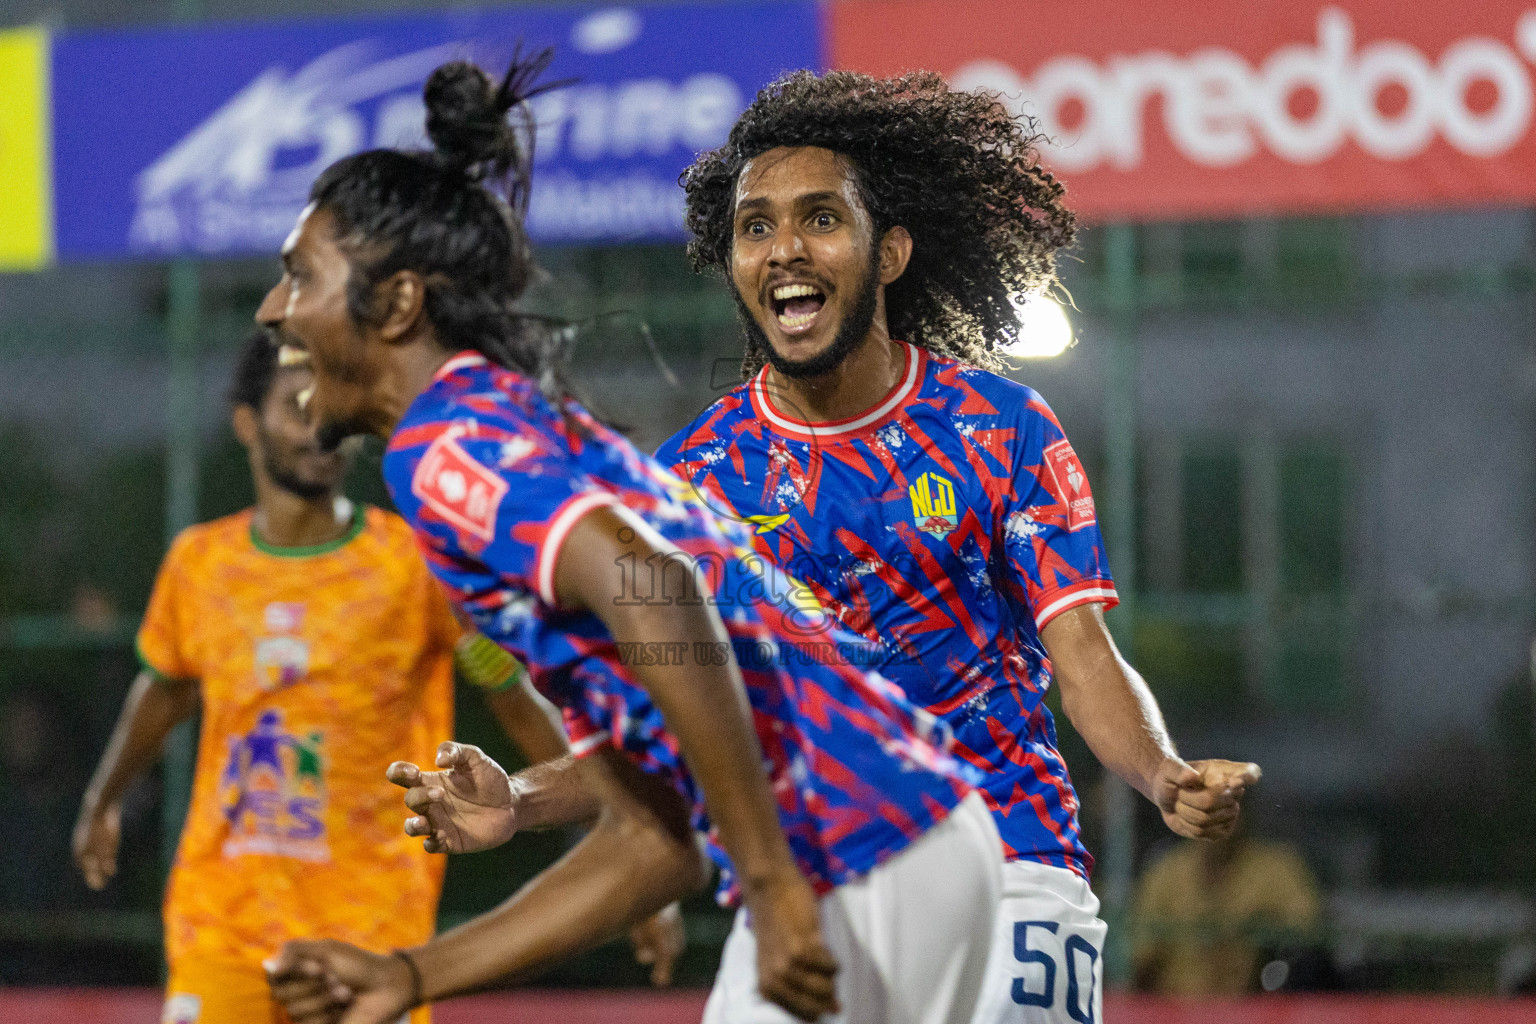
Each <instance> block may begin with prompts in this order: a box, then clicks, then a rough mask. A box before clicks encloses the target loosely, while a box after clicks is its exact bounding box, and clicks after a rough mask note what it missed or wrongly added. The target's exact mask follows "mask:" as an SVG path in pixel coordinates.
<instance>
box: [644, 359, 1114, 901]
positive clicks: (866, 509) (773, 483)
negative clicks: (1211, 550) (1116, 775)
mask: <svg viewBox="0 0 1536 1024" xmlns="http://www.w3.org/2000/svg"><path fill="white" fill-rule="evenodd" d="M902 348H903V350H904V352H905V355H906V367H905V371H904V373H903V375H902V378H901V381H900V383H899V384H897V386H896V387H895V389H894V390H893V391H892V392H891V393H890V394H889V395H887V396H886V397H885V399H884V400H882V401H881V402H880V403H879V404H878V405H877V406H875V407H874V408H873V409H871V410H869V411H868V412H867V413H865V414H863V415H860V416H857V417H854V418H852V419H848V420H843V421H840V422H836V423H815V424H812V423H806V422H804V421H803V420H801V419H798V418H796V417H795V416H794V415H793V413H792V412H791V411H790V410H789V409H788V408H786V406H787V404H788V403H787V402H786V401H784V400H783V399H782V398H781V397H779V396H775V395H773V394H771V393H770V388H769V386H768V371H767V369H766V368H765V369H764V370H763V372H761V373H759V374H758V375H757V376H756V377H755V378H753V379H752V380H751V381H749V382H747V383H746V384H743V385H741V386H740V387H738V388H736V389H735V390H734V391H732V392H730V393H729V394H727V395H726V396H725V397H723V398H721V399H720V400H719V401H717V402H715V403H714V404H713V405H712V406H710V407H709V408H708V409H706V410H705V411H704V412H703V413H702V414H700V416H699V417H698V418H697V419H695V420H694V422H693V423H692V424H690V425H689V426H688V427H686V428H685V429H683V430H682V431H680V432H678V433H677V434H676V435H675V436H673V437H672V438H671V439H670V440H669V441H667V443H666V444H664V445H662V447H661V450H660V451H659V452H657V458H658V460H659V461H661V462H662V463H663V464H664V465H668V466H671V467H672V468H673V470H674V471H675V472H676V473H678V475H680V476H682V477H683V478H684V479H687V480H690V481H692V482H693V483H694V485H695V486H696V487H697V488H698V490H699V493H700V495H701V496H702V498H703V499H704V500H705V501H707V502H709V503H711V504H712V505H714V506H715V507H716V510H717V511H719V512H720V513H721V514H723V515H725V516H728V517H733V518H736V519H737V520H739V521H746V522H748V523H751V524H755V527H756V529H755V531H754V536H753V542H754V543H755V545H756V546H757V548H758V550H760V551H761V552H762V553H763V554H765V555H767V556H768V557H769V558H771V559H773V561H774V562H775V563H777V564H778V565H779V567H780V568H782V569H784V570H785V571H786V572H788V573H789V574H790V575H791V576H793V577H796V578H797V579H800V580H802V581H804V582H805V583H806V584H808V585H809V586H810V587H811V588H812V589H813V590H814V591H815V592H816V595H817V596H818V597H819V598H820V599H821V601H822V602H823V604H825V605H826V606H827V607H828V608H829V610H832V611H834V612H835V613H836V614H837V616H838V617H839V619H840V620H841V622H842V624H843V625H845V626H847V627H849V628H851V629H853V630H854V631H856V632H858V633H860V634H861V635H863V636H866V637H868V638H870V639H871V640H873V641H875V642H877V643H879V644H880V645H881V646H882V648H883V649H884V650H885V652H886V653H887V656H888V657H887V660H886V661H885V662H883V663H882V664H881V668H880V671H881V673H882V674H883V675H884V676H886V677H887V678H888V679H890V680H891V681H893V682H895V683H896V684H897V685H899V686H900V687H901V688H902V689H903V690H905V691H906V693H907V695H908V696H910V697H911V698H912V699H913V700H914V701H916V702H917V703H919V704H921V705H923V706H924V707H925V708H927V709H928V710H929V711H931V712H933V713H935V714H936V715H939V716H940V717H942V718H943V719H944V720H945V721H947V722H948V723H949V725H950V727H951V729H952V730H953V732H954V737H955V744H954V746H953V748H952V749H953V750H954V751H955V752H956V753H957V754H959V755H960V756H961V757H962V758H963V759H965V760H967V761H969V762H970V763H971V764H973V765H975V766H977V767H978V768H981V769H982V770H984V771H985V772H986V779H985V782H984V783H983V791H984V793H985V795H986V797H987V801H988V803H989V805H990V806H991V808H992V810H993V812H994V815H995V817H996V820H997V825H998V831H999V832H1000V833H1001V835H1002V837H1003V842H1004V844H1005V846H1006V848H1007V852H1008V854H1009V856H1010V858H1030V859H1033V860H1037V861H1041V862H1044V863H1046V864H1052V865H1055V866H1058V867H1065V868H1068V869H1071V870H1073V871H1076V872H1078V873H1079V874H1082V875H1084V876H1086V875H1087V873H1088V871H1089V870H1090V869H1091V867H1092V863H1093V861H1092V858H1090V857H1089V855H1088V852H1087V850H1085V849H1084V848H1083V844H1082V840H1081V838H1080V835H1079V829H1078V823H1077V798H1076V795H1075V794H1074V792H1073V790H1072V783H1071V780H1070V779H1069V778H1068V775H1067V767H1066V764H1065V763H1063V761H1062V759H1061V755H1060V754H1059V753H1058V752H1057V750H1056V727H1055V723H1054V721H1053V720H1052V717H1051V713H1050V711H1049V709H1047V708H1046V707H1045V705H1044V704H1043V703H1042V700H1043V698H1044V696H1045V692H1046V690H1047V689H1048V687H1049V686H1050V680H1051V667H1050V662H1049V661H1048V660H1047V658H1046V655H1045V650H1044V648H1043V647H1042V645H1041V643H1040V631H1041V630H1042V629H1043V628H1044V627H1045V625H1046V623H1047V622H1049V621H1050V620H1051V619H1052V618H1053V617H1055V616H1056V615H1059V614H1060V613H1061V612H1063V611H1065V610H1067V609H1068V608H1072V607H1075V606H1077V605H1081V604H1086V603H1089V602H1099V603H1102V604H1104V605H1106V606H1112V605H1114V604H1115V603H1116V600H1117V599H1116V597H1115V590H1114V584H1113V582H1112V581H1111V578H1110V574H1109V566H1108V565H1107V563H1106V559H1105V554H1104V544H1103V539H1102V537H1101V536H1100V534H1099V529H1098V525H1097V523H1096V519H1095V514H1094V505H1093V496H1092V493H1091V491H1090V490H1089V487H1088V481H1087V478H1086V477H1085V476H1084V474H1083V468H1082V463H1081V462H1079V461H1078V458H1077V456H1076V454H1075V453H1074V452H1073V451H1072V445H1071V444H1070V443H1069V442H1068V441H1067V438H1066V435H1065V434H1064V433H1063V432H1062V429H1061V425H1060V424H1059V423H1058V422H1057V421H1056V417H1055V416H1054V415H1053V414H1052V413H1051V410H1050V409H1049V408H1048V407H1047V406H1046V404H1045V402H1044V401H1043V400H1041V398H1040V396H1039V395H1037V394H1035V392H1033V391H1031V390H1030V389H1029V388H1027V387H1024V386H1022V385H1020V384H1016V383H1014V382H1013V381H1010V380H1007V379H1006V378H1003V377H999V376H997V375H996V374H992V373H987V372H986V371H984V370H978V369H976V368H974V367H970V366H967V365H965V364H962V363H957V362H955V361H953V360H950V359H944V358H939V357H936V356H933V355H931V354H930V353H928V352H926V351H925V350H923V349H921V348H918V347H916V346H912V345H905V344H903V345H902Z"/></svg>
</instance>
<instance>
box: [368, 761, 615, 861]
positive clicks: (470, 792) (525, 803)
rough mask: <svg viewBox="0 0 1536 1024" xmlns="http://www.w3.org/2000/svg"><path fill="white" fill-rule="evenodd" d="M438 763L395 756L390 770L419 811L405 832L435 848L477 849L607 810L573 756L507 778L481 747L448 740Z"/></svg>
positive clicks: (392, 778) (442, 850) (450, 850)
mask: <svg viewBox="0 0 1536 1024" xmlns="http://www.w3.org/2000/svg"><path fill="white" fill-rule="evenodd" d="M437 768H438V770H437V771H426V772H424V771H422V770H421V769H420V768H419V767H418V766H416V765H414V764H411V763H410V762H409V761H396V762H395V763H394V764H392V765H390V766H389V769H388V771H386V772H385V776H386V777H387V778H388V779H389V781H390V782H393V783H394V784H395V785H397V786H400V787H402V788H403V789H404V790H405V791H406V792H405V805H406V806H407V807H408V808H410V809H411V811H413V812H414V816H413V817H410V818H407V819H406V821H405V831H406V834H408V835H413V836H421V837H423V839H422V846H423V848H424V849H425V850H426V851H427V852H428V853H478V852H479V851H481V850H489V849H491V848H492V847H495V846H500V845H501V844H502V843H504V842H506V841H507V840H509V839H511V838H512V836H513V835H514V834H516V833H517V832H523V831H536V830H538V829H544V828H552V827H555V826H557V825H575V824H581V823H584V822H588V821H591V820H592V819H594V818H596V817H597V814H598V812H599V811H600V810H601V807H600V805H599V804H598V801H597V798H596V796H595V795H594V794H593V793H592V792H591V791H590V790H589V789H588V788H587V787H586V783H585V781H584V780H583V779H582V777H581V773H580V771H578V770H577V767H576V759H575V758H573V757H571V756H570V755H565V756H562V757H559V758H556V759H554V760H552V761H544V762H541V763H539V764H536V765H534V766H533V767H531V768H528V769H525V770H524V771H521V772H518V773H517V774H516V775H512V776H508V775H507V773H506V771H505V770H504V769H503V768H502V767H501V765H499V764H497V763H496V762H495V761H494V760H492V759H491V758H490V757H487V756H486V754H485V752H484V751H483V750H481V749H480V748H479V747H476V746H471V745H469V744H466V743H453V742H449V743H444V744H442V745H441V746H440V747H438V751H437Z"/></svg>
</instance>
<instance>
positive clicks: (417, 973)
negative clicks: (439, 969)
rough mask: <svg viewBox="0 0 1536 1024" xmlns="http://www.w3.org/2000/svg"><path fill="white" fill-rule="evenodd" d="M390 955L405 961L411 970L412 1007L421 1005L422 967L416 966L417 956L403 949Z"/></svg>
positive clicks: (407, 967)
mask: <svg viewBox="0 0 1536 1024" xmlns="http://www.w3.org/2000/svg"><path fill="white" fill-rule="evenodd" d="M390 955H391V956H397V957H399V958H400V959H401V960H402V961H404V963H405V966H406V969H407V970H409V971H410V972H411V1008H412V1009H414V1008H415V1007H418V1006H420V1005H421V1003H422V995H421V968H420V967H417V966H416V958H415V957H413V956H411V954H409V953H407V952H406V951H405V950H403V949H397V950H395V951H394V952H393V953H392V954H390Z"/></svg>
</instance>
